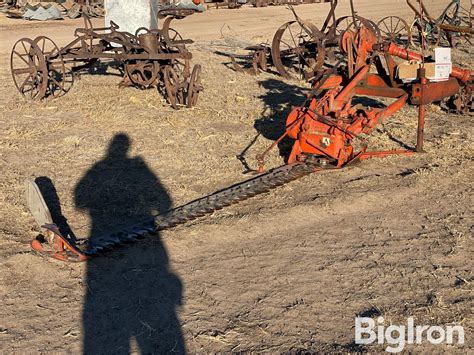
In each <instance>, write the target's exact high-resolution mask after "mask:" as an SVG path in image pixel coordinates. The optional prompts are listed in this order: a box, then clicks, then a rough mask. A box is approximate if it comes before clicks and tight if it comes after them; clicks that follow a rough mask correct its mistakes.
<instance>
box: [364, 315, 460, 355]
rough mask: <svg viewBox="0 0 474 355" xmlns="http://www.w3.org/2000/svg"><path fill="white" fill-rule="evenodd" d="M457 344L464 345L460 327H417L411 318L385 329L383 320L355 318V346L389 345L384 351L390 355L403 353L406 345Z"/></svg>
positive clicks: (380, 318) (381, 318)
mask: <svg viewBox="0 0 474 355" xmlns="http://www.w3.org/2000/svg"><path fill="white" fill-rule="evenodd" d="M455 340H456V341H457V343H458V344H460V345H464V328H463V327H462V326H460V325H448V326H446V327H441V326H438V325H417V326H415V321H414V319H413V317H409V318H408V319H407V324H406V325H393V324H392V325H389V326H388V327H385V324H384V318H383V317H378V318H377V324H376V322H375V320H374V319H372V318H367V317H356V319H355V343H356V344H373V343H378V344H389V345H388V346H387V347H386V348H385V350H386V351H388V352H390V353H398V352H401V351H403V349H404V348H405V345H406V344H421V343H423V342H428V343H431V344H442V343H445V344H454V341H455Z"/></svg>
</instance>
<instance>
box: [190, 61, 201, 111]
mask: <svg viewBox="0 0 474 355" xmlns="http://www.w3.org/2000/svg"><path fill="white" fill-rule="evenodd" d="M202 89H203V87H202V84H201V66H200V65H199V64H197V65H195V66H194V68H193V72H192V73H191V77H190V78H189V84H188V93H187V103H186V106H187V107H188V108H190V107H193V106H196V103H197V100H198V96H199V92H200V91H202Z"/></svg>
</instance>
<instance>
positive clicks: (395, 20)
mask: <svg viewBox="0 0 474 355" xmlns="http://www.w3.org/2000/svg"><path fill="white" fill-rule="evenodd" d="M377 27H378V28H379V29H380V32H381V35H382V37H383V38H387V39H389V40H390V41H392V42H394V43H396V44H397V45H399V46H401V47H403V48H408V47H409V46H410V40H411V34H410V27H409V26H408V23H407V22H406V21H405V20H404V19H402V18H401V17H398V16H387V17H384V18H383V19H381V20H380V21H379V22H378V23H377Z"/></svg>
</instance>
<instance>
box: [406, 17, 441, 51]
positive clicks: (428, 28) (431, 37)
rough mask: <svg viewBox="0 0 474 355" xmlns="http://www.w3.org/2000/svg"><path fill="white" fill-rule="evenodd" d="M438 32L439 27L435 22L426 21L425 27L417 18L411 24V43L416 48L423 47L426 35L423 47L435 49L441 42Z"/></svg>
mask: <svg viewBox="0 0 474 355" xmlns="http://www.w3.org/2000/svg"><path fill="white" fill-rule="evenodd" d="M438 32H439V31H438V28H437V27H436V26H434V25H433V24H431V23H425V28H422V27H421V25H420V23H419V22H418V19H415V20H414V21H413V22H412V23H411V25H410V37H411V38H410V45H411V46H412V47H414V48H421V47H422V38H423V37H424V43H425V45H424V48H423V49H428V50H429V49H433V48H434V47H436V46H437V45H438V42H439V34H438Z"/></svg>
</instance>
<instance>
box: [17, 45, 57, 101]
mask: <svg viewBox="0 0 474 355" xmlns="http://www.w3.org/2000/svg"><path fill="white" fill-rule="evenodd" d="M10 69H11V73H12V77H13V82H14V83H15V86H16V88H17V89H18V91H19V92H20V94H22V95H23V96H24V97H26V98H28V99H31V100H41V99H42V98H43V97H44V96H45V95H46V91H47V88H48V68H47V65H46V59H45V57H44V55H43V53H42V52H41V49H40V48H39V47H38V45H37V44H36V43H35V42H34V41H33V40H32V39H29V38H22V39H20V40H18V41H17V42H16V43H15V45H14V46H13V49H12V53H11V56H10Z"/></svg>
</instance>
